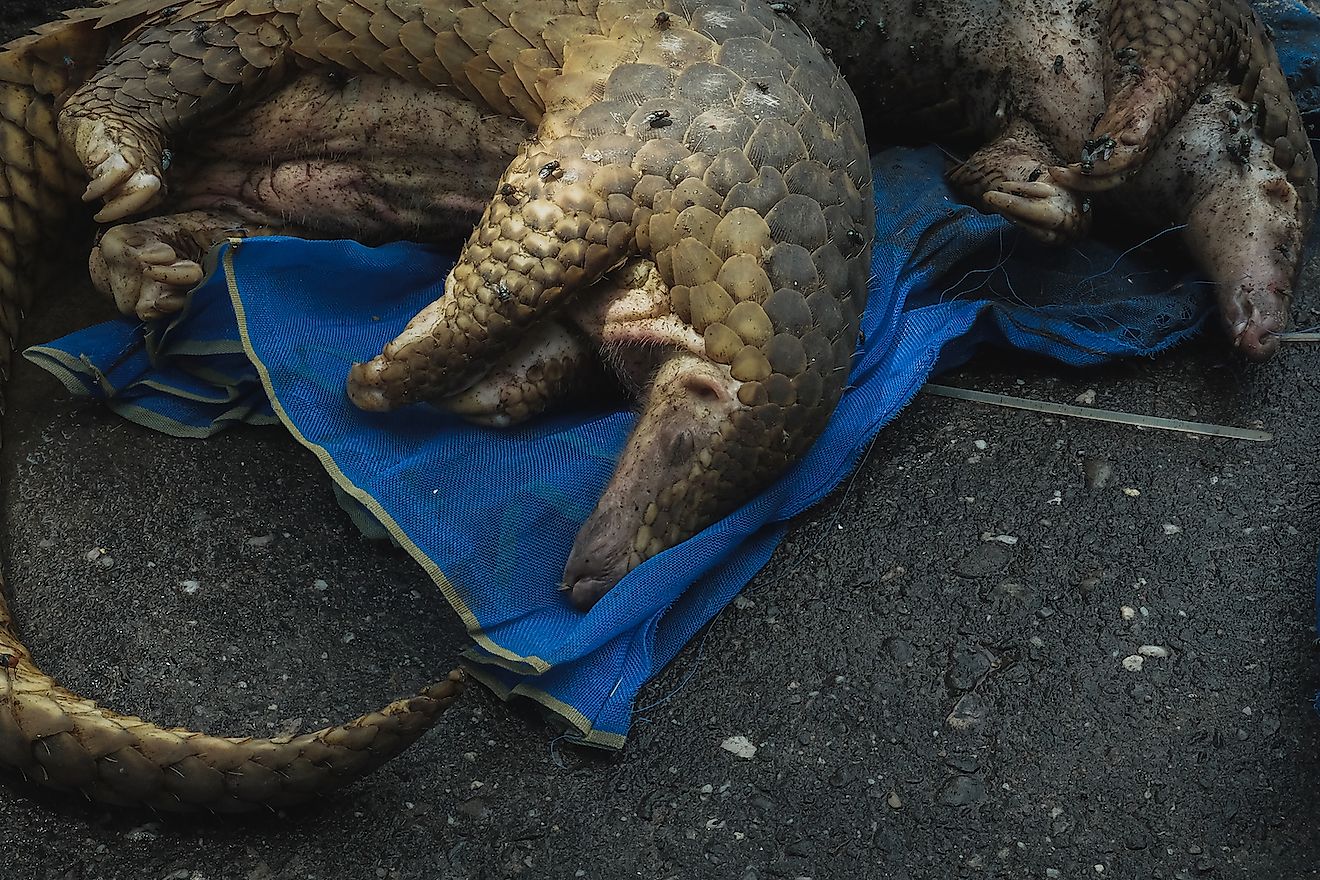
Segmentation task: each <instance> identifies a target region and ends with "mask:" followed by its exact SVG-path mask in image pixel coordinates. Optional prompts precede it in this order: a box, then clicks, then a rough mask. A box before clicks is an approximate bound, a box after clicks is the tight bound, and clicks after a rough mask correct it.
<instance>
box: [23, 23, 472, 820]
mask: <svg viewBox="0 0 1320 880" xmlns="http://www.w3.org/2000/svg"><path fill="white" fill-rule="evenodd" d="M138 5H140V6H142V7H143V8H147V7H149V6H150V5H151V3H150V2H147V3H140V4H138ZM131 26H132V22H131V21H122V20H121V21H118V22H115V23H113V26H106V22H105V20H104V18H103V15H102V12H101V11H97V10H86V11H83V12H80V13H72V14H71V15H70V16H69V17H68V18H66V19H65V20H63V21H59V22H56V23H53V24H50V25H46V26H45V27H43V28H41V29H40V30H38V31H37V32H35V33H34V34H33V35H31V36H28V37H25V38H23V39H20V40H18V41H16V42H13V43H10V44H9V45H7V46H4V47H0V331H3V332H2V333H0V377H7V376H8V373H9V366H10V363H11V359H12V358H13V356H14V341H15V339H16V337H17V333H18V325H19V321H20V319H21V318H22V315H23V313H24V311H25V310H26V308H27V306H28V305H29V303H30V302H31V299H32V294H33V291H34V290H36V289H38V288H39V282H38V280H37V278H36V276H37V275H38V274H39V272H40V269H41V264H42V260H41V256H42V254H41V251H42V245H43V243H45V242H51V241H55V240H56V239H58V238H59V237H60V236H61V235H62V226H63V224H65V222H66V221H67V220H69V219H70V218H71V217H72V216H73V215H74V214H75V213H76V212H77V210H78V193H79V192H80V191H81V190H82V189H83V187H84V186H85V177H83V173H82V171H81V169H80V168H79V167H78V165H77V163H76V161H74V160H73V158H72V156H71V155H69V154H67V153H66V152H65V150H64V148H63V147H62V145H61V143H60V140H59V137H58V135H57V132H56V114H57V112H58V109H59V106H60V102H61V100H62V99H63V97H64V96H66V95H67V93H68V91H69V90H70V89H71V88H73V87H76V86H77V85H78V84H79V83H80V82H82V81H83V79H85V77H86V76H87V75H88V74H89V73H90V72H91V71H92V70H93V69H94V68H95V67H96V65H98V64H99V63H100V62H101V61H102V59H103V58H104V56H105V52H106V49H107V47H108V46H109V45H111V41H112V40H114V39H116V38H118V37H119V36H121V35H122V34H123V29H124V28H125V27H131ZM2 587H3V585H2V584H0V768H8V769H12V770H16V771H18V773H20V774H22V775H23V776H24V777H25V778H27V779H28V780H29V781H31V782H34V783H37V784H39V785H43V786H47V787H51V788H55V789H60V790H66V791H78V792H81V793H82V794H84V795H85V796H87V797H88V798H90V799H92V800H96V801H102V802H105V803H110V804H117V805H125V806H144V807H150V808H153V809H156V810H164V811H193V810H210V811H215V812H238V811H243V810H248V809H253V808H256V807H278V806H286V805H291V804H294V803H297V802H300V801H305V800H308V799H311V798H314V797H316V796H318V795H322V794H325V793H326V792H328V791H331V790H333V789H335V788H338V787H340V786H342V785H345V784H347V783H349V782H351V781H353V780H355V779H357V778H359V777H361V776H364V775H366V774H367V773H369V772H371V771H372V770H374V769H375V768H376V767H378V766H380V765H381V764H383V763H384V762H386V761H388V760H389V759H390V758H392V757H394V756H395V755H397V754H398V753H399V752H401V751H402V750H403V749H404V748H406V747H407V746H408V745H409V744H411V743H412V742H413V741H414V740H416V739H417V738H418V737H419V736H421V735H422V734H423V733H424V732H425V731H426V730H427V729H429V728H430V727H431V726H432V724H433V723H434V722H435V721H436V719H437V718H438V716H439V715H440V713H441V712H443V711H444V709H445V708H446V707H447V706H448V705H449V704H450V703H452V702H453V700H454V699H455V698H456V697H457V696H458V694H459V692H460V691H461V690H462V676H461V674H459V673H458V672H454V673H451V674H450V675H449V677H448V678H447V679H445V680H444V681H441V682H438V683H436V684H433V685H431V686H429V687H427V688H425V689H423V690H422V691H421V692H420V693H419V694H418V695H417V696H415V697H411V698H408V699H404V700H399V701H397V702H394V703H391V704H390V705H388V706H386V707H385V708H383V709H381V710H380V711H378V712H372V713H370V714H367V715H363V716H362V717H360V718H358V719H356V720H354V721H351V722H349V723H347V724H345V725H342V726H339V727H330V728H326V729H324V730H319V731H316V732H315V733H308V734H303V735H301V736H296V737H280V738H276V739H254V738H248V737H215V736H209V735H206V734H203V733H198V732H194V731H189V730H183V729H177V728H176V729H165V728H162V727H158V726H156V725H154V724H151V723H149V722H146V721H143V720H142V719H140V718H135V717H132V716H126V715H119V714H116V713H114V712H111V711H109V710H106V709H103V708H101V707H99V706H97V705H96V704H95V703H94V702H92V701H91V700H87V699H84V698H82V697H79V696H77V695H76V694H73V693H71V692H70V691H68V690H66V689H64V688H62V687H60V686H59V685H58V684H57V683H56V682H55V681H54V680H53V679H52V678H51V677H50V676H48V675H46V674H45V673H44V672H42V671H41V669H40V668H38V667H37V665H36V664H35V663H34V662H33V659H32V655H31V653H30V652H29V651H28V650H27V648H26V647H24V645H23V644H22V642H21V641H20V640H19V637H18V634H17V632H16V629H15V627H14V621H13V617H12V614H11V613H10V610H9V608H8V606H7V605H6V603H5V600H4V597H3V589H2Z"/></svg>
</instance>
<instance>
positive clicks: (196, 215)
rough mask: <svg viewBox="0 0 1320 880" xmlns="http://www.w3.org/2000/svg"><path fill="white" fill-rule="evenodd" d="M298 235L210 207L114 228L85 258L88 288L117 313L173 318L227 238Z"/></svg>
mask: <svg viewBox="0 0 1320 880" xmlns="http://www.w3.org/2000/svg"><path fill="white" fill-rule="evenodd" d="M290 234H296V233H295V229H294V227H292V226H281V227H280V228H273V227H271V226H265V225H260V224H254V223H252V222H250V218H249V217H247V216H242V215H240V214H238V213H236V212H233V211H227V210H224V209H220V208H217V209H211V210H206V211H186V212H183V213H180V214H166V215H163V216H159V217H150V218H147V219H145V220H139V221H136V222H134V223H125V224H122V225H120V226H115V227H113V228H111V229H108V230H106V232H105V233H104V234H103V235H102V236H101V237H100V239H99V240H98V241H97V242H96V245H95V246H94V247H93V248H92V252H91V255H90V257H89V258H88V269H89V270H90V273H91V276H92V284H93V285H95V286H96V289H97V290H99V291H101V292H102V293H105V294H108V295H109V296H111V297H112V298H113V299H114V301H115V305H116V306H117V307H118V308H119V311H120V312H122V313H124V314H125V315H136V316H137V317H139V318H141V319H142V320H144V321H151V320H155V319H157V318H162V317H165V316H166V315H169V314H173V313H174V312H177V311H178V310H179V309H181V308H182V307H183V304H184V302H185V301H186V300H187V296H188V292H189V291H191V290H192V289H193V288H194V287H196V286H197V285H198V284H200V283H201V281H202V278H203V276H204V274H205V273H204V271H203V269H202V261H203V258H204V257H205V256H206V252H207V251H208V250H210V248H211V246H212V245H215V244H217V243H219V242H221V241H224V240H225V239H227V238H231V237H241V238H248V237H252V236H262V235H290Z"/></svg>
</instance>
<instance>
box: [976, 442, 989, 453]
mask: <svg viewBox="0 0 1320 880" xmlns="http://www.w3.org/2000/svg"><path fill="white" fill-rule="evenodd" d="M972 445H973V446H975V447H976V448H977V449H979V450H981V451H982V452H985V451H986V449H988V448H989V447H990V444H989V443H986V442H985V441H984V440H973V441H972Z"/></svg>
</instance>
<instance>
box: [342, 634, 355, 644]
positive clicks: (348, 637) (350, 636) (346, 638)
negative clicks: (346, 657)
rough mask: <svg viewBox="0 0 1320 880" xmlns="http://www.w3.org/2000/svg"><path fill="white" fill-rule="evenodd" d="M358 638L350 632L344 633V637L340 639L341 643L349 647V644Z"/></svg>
mask: <svg viewBox="0 0 1320 880" xmlns="http://www.w3.org/2000/svg"><path fill="white" fill-rule="evenodd" d="M356 638H357V636H356V635H354V634H353V633H351V632H348V633H344V635H343V636H342V637H341V638H340V639H339V641H341V642H343V643H344V644H345V645H347V644H348V643H349V642H351V641H353V640H354V639H356Z"/></svg>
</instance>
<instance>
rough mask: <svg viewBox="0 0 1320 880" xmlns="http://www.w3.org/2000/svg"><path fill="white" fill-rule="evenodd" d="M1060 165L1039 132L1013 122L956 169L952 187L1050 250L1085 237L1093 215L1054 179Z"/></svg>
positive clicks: (1078, 196)
mask: <svg viewBox="0 0 1320 880" xmlns="http://www.w3.org/2000/svg"><path fill="white" fill-rule="evenodd" d="M1058 161H1059V160H1058V156H1057V154H1056V153H1055V151H1054V149H1053V148H1052V147H1051V146H1050V145H1049V144H1048V143H1046V141H1045V139H1044V138H1043V137H1041V135H1040V133H1039V132H1037V131H1036V128H1035V126H1033V125H1032V124H1031V123H1029V122H1027V121H1025V120H1015V121H1014V122H1012V123H1011V124H1009V126H1008V127H1007V128H1006V129H1005V130H1004V132H1003V133H1002V134H1000V135H999V137H997V138H996V139H995V140H993V141H991V142H990V143H989V144H986V145H985V146H984V147H982V148H981V149H979V150H977V151H976V153H974V154H973V155H972V156H971V157H970V158H969V159H968V160H967V161H966V162H963V163H962V164H961V165H959V166H958V167H956V168H954V169H953V171H951V172H950V173H949V183H950V184H952V186H953V187H954V189H956V190H957V191H958V192H959V193H960V194H961V195H962V196H963V198H965V199H967V200H968V201H969V202H970V203H971V204H973V205H975V206H977V207H978V208H980V209H981V210H983V211H986V212H989V213H997V214H1002V215H1003V216H1004V217H1006V218H1008V219H1009V220H1011V221H1013V222H1014V223H1016V224H1017V225H1018V226H1021V227H1022V228H1023V229H1025V230H1026V231H1027V232H1028V233H1030V234H1031V235H1032V236H1033V237H1034V238H1037V239H1039V240H1040V241H1043V242H1045V243H1046V244H1063V243H1065V242H1068V241H1074V240H1076V239H1078V238H1080V237H1082V236H1083V235H1085V234H1086V231H1087V229H1088V228H1089V227H1090V214H1089V206H1088V205H1087V204H1086V201H1085V199H1084V197H1083V196H1081V195H1079V194H1078V193H1076V192H1074V191H1073V190H1070V189H1067V188H1066V187H1064V186H1062V185H1061V184H1059V183H1057V182H1056V181H1055V180H1054V179H1053V178H1052V177H1050V174H1049V169H1050V168H1051V167H1052V166H1055V165H1057V164H1058Z"/></svg>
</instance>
